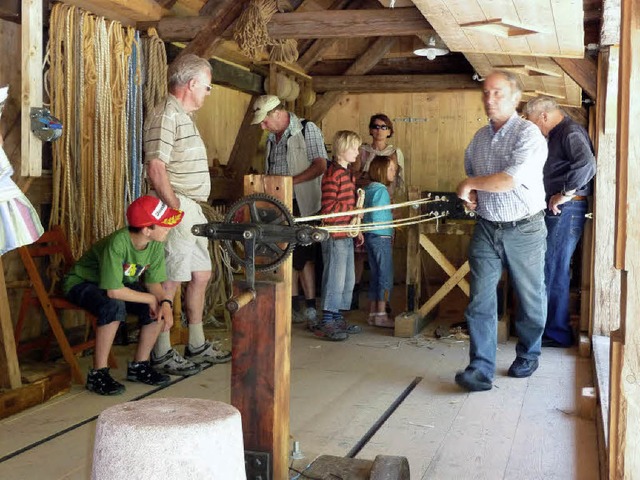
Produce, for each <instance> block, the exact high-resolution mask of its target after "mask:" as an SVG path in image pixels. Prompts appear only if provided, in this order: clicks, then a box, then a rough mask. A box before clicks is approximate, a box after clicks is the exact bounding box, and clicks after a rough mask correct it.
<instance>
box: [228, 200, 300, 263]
mask: <svg viewBox="0 0 640 480" xmlns="http://www.w3.org/2000/svg"><path fill="white" fill-rule="evenodd" d="M224 223H226V224H233V223H241V224H245V223H251V224H254V225H256V226H257V227H258V228H260V226H266V225H269V226H270V227H273V226H278V225H281V226H283V227H294V226H295V222H294V219H293V215H292V214H291V212H290V211H289V209H288V208H287V207H286V206H285V205H284V204H283V203H282V202H281V201H280V200H278V199H277V198H275V197H272V196H271V195H267V194H265V193H255V194H253V195H248V196H246V197H243V198H241V199H240V200H238V201H237V202H236V203H234V204H233V205H232V206H231V207H230V208H229V211H228V212H227V214H226V215H225V218H224ZM222 244H223V245H224V247H225V249H226V250H227V252H229V256H230V257H231V258H232V259H233V260H234V261H235V262H236V263H238V264H241V265H244V264H245V261H246V255H245V252H244V243H243V242H241V241H238V240H222ZM294 248H295V243H290V242H267V241H264V240H258V241H257V242H256V249H255V269H256V271H265V270H273V269H274V268H275V267H277V266H278V265H280V264H281V263H282V262H284V261H285V260H286V259H287V257H288V256H289V254H290V253H291V252H292V251H293V249H294Z"/></svg>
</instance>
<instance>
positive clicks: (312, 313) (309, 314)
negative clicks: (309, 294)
mask: <svg viewBox="0 0 640 480" xmlns="http://www.w3.org/2000/svg"><path fill="white" fill-rule="evenodd" d="M304 318H305V320H306V321H307V323H308V322H317V321H318V311H317V310H316V309H315V308H314V307H307V308H305V310H304Z"/></svg>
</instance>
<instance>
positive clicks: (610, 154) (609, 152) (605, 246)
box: [583, 46, 620, 336]
mask: <svg viewBox="0 0 640 480" xmlns="http://www.w3.org/2000/svg"><path fill="white" fill-rule="evenodd" d="M618 55H619V47H617V46H615V47H614V46H612V47H608V48H606V49H604V50H602V51H600V56H599V60H598V100H597V122H596V133H595V135H594V142H593V143H594V145H595V146H596V164H597V169H598V171H597V174H596V176H595V179H594V185H595V196H594V198H593V230H594V235H593V272H594V275H593V277H592V279H593V283H592V285H591V301H592V305H591V314H592V317H591V329H590V332H589V333H590V335H605V336H606V335H609V333H610V332H611V331H612V330H615V329H616V328H618V326H619V322H620V271H619V270H617V269H616V268H615V267H614V258H613V257H614V241H615V231H616V225H615V216H614V215H613V212H614V211H615V208H616V130H617V118H616V115H617V112H618V105H617V104H616V94H615V93H616V92H617V89H618ZM588 225H589V224H587V227H588ZM583 275H584V273H583Z"/></svg>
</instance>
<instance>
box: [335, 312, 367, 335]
mask: <svg viewBox="0 0 640 480" xmlns="http://www.w3.org/2000/svg"><path fill="white" fill-rule="evenodd" d="M333 321H334V322H335V323H336V326H337V327H338V328H339V329H340V330H342V331H343V332H347V333H349V334H353V333H360V332H362V327H361V326H360V325H355V324H353V323H351V324H349V323H347V320H346V319H345V318H344V317H343V316H342V314H341V313H336V314H335V315H334V317H333Z"/></svg>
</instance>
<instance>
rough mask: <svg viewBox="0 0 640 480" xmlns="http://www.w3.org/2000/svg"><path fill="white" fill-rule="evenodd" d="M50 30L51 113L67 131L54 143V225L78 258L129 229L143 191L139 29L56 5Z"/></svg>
mask: <svg viewBox="0 0 640 480" xmlns="http://www.w3.org/2000/svg"><path fill="white" fill-rule="evenodd" d="M50 27H51V28H50V39H49V45H48V48H47V58H48V61H49V65H50V69H49V72H48V87H49V95H50V98H51V112H52V114H53V115H54V116H56V117H58V118H60V120H61V121H62V123H63V125H64V126H65V128H64V130H63V135H62V139H61V141H59V142H56V143H54V144H53V200H52V211H51V221H50V224H51V225H62V226H63V228H64V229H65V233H66V234H67V238H68V239H69V243H70V246H71V249H72V252H73V254H74V256H75V257H78V256H80V255H81V254H82V253H83V252H84V251H85V250H86V249H87V248H88V247H89V246H90V245H91V244H93V243H94V242H95V241H97V240H98V239H100V238H102V237H104V236H106V235H108V234H110V233H112V232H113V231H114V230H116V229H118V228H121V227H122V226H124V212H125V205H126V202H127V201H130V200H132V199H134V198H136V196H138V195H139V192H140V184H141V175H142V169H141V165H140V162H141V148H142V147H141V145H142V139H141V130H142V105H141V101H142V100H141V97H142V94H141V88H142V74H141V59H140V55H137V52H139V44H138V42H137V36H136V31H135V30H134V29H133V28H130V27H123V26H122V25H121V24H120V23H119V22H115V21H108V20H105V19H104V18H103V17H97V16H95V15H93V14H91V13H89V12H86V11H84V10H82V9H79V8H77V7H74V6H69V5H65V4H61V3H56V4H55V5H54V6H53V9H52V11H51V18H50ZM130 162H135V164H133V163H130Z"/></svg>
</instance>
